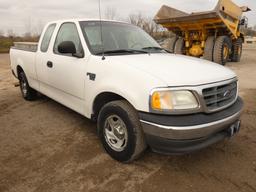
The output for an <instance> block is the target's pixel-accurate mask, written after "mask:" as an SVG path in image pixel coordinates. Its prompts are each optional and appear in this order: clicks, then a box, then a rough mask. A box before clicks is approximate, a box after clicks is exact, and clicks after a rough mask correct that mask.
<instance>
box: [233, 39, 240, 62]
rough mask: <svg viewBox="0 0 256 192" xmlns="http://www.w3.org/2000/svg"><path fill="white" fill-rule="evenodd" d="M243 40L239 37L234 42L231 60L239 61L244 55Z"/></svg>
mask: <svg viewBox="0 0 256 192" xmlns="http://www.w3.org/2000/svg"><path fill="white" fill-rule="evenodd" d="M242 49H243V40H242V39H241V38H238V39H237V40H235V41H234V42H233V46H232V56H231V61H233V62H239V61H240V59H241V56H242Z"/></svg>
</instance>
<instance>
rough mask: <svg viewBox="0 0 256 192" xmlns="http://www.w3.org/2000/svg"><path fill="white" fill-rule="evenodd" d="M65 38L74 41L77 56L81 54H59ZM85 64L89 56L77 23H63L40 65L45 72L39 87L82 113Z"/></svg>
mask: <svg viewBox="0 0 256 192" xmlns="http://www.w3.org/2000/svg"><path fill="white" fill-rule="evenodd" d="M63 41H72V42H73V43H74V45H75V47H76V53H77V55H80V56H82V57H81V58H78V57H75V56H72V55H71V54H62V53H60V52H59V51H58V46H59V44H60V43H62V42H63ZM86 64H87V58H86V57H85V56H84V51H83V47H82V44H81V40H80V38H79V34H78V31H77V26H76V24H75V23H72V22H67V23H63V24H62V25H61V26H60V28H59V30H58V32H57V35H56V38H55V41H54V43H53V48H52V50H51V51H50V52H49V54H48V55H47V58H45V59H44V62H43V63H41V64H40V68H41V69H42V70H43V75H42V76H41V77H40V81H41V85H40V90H41V91H42V92H43V93H46V95H47V96H49V97H51V98H53V99H55V100H57V101H58V102H60V103H62V104H64V105H66V106H68V107H70V108H72V109H73V110H75V111H77V112H79V113H82V114H83V113H84V105H83V104H84V103H85V102H84V99H85V93H84V84H85V78H86V74H85V73H86V72H85V71H86ZM41 72H42V71H41Z"/></svg>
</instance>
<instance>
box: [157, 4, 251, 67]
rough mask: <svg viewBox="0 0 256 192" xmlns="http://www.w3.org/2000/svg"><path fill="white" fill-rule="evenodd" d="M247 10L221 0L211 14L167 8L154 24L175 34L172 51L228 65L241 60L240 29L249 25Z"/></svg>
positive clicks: (241, 39) (171, 46) (163, 8)
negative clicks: (244, 15) (245, 14)
mask: <svg viewBox="0 0 256 192" xmlns="http://www.w3.org/2000/svg"><path fill="white" fill-rule="evenodd" d="M247 11H250V9H249V8H248V7H246V6H243V7H239V6H238V5H236V4H234V3H233V2H232V1H231V0H219V2H218V4H217V6H216V7H215V9H214V10H212V11H207V12H197V13H191V14H188V13H185V12H183V11H180V10H177V9H175V8H171V7H168V6H165V5H164V6H162V7H161V9H160V10H159V11H158V13H157V14H156V16H155V18H154V21H155V22H156V23H157V24H160V25H162V26H163V27H164V28H166V29H167V30H169V31H171V32H173V33H174V34H175V35H176V36H175V37H173V38H172V39H171V40H170V42H169V47H168V48H169V50H170V51H171V52H174V53H177V54H185V55H190V56H195V57H204V58H205V59H207V60H210V61H214V62H216V63H219V64H222V65H225V63H226V62H227V61H229V60H231V61H235V62H237V61H239V60H240V58H241V54H242V43H243V41H244V37H243V33H242V32H241V29H242V28H243V27H247V23H248V19H247V18H246V17H243V16H242V15H243V12H247Z"/></svg>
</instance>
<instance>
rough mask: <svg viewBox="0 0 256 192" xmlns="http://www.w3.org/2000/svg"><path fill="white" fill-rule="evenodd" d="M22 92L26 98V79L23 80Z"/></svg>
mask: <svg viewBox="0 0 256 192" xmlns="http://www.w3.org/2000/svg"><path fill="white" fill-rule="evenodd" d="M21 91H22V93H23V95H24V96H26V95H27V94H28V86H27V83H26V81H25V80H24V78H22V79H21Z"/></svg>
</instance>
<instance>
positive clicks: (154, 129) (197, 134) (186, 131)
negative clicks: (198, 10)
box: [140, 111, 241, 140]
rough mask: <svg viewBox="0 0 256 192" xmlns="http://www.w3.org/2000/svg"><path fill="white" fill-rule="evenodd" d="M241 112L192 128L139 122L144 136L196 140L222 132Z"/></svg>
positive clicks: (236, 119)
mask: <svg viewBox="0 0 256 192" xmlns="http://www.w3.org/2000/svg"><path fill="white" fill-rule="evenodd" d="M240 115H241V111H239V112H237V113H236V114H234V115H232V116H230V117H227V118H225V119H221V120H218V121H214V122H211V123H207V124H201V125H194V126H184V127H183V126H182V127H177V126H164V125H158V124H155V123H151V122H147V121H144V120H140V121H141V124H142V127H143V131H144V133H146V134H149V135H154V136H158V137H163V138H166V139H177V140H178V139H196V138H201V137H206V136H209V135H211V134H214V133H217V132H220V131H222V130H223V129H225V128H228V127H229V126H231V125H232V124H233V123H235V122H236V121H238V119H239V118H240Z"/></svg>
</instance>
